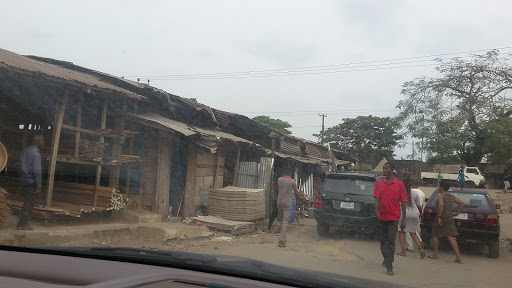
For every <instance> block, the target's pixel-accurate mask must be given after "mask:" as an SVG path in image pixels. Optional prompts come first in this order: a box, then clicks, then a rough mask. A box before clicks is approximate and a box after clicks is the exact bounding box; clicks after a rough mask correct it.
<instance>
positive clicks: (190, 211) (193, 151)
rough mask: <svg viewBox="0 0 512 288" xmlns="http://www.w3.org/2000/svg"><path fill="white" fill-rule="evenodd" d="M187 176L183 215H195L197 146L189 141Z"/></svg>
mask: <svg viewBox="0 0 512 288" xmlns="http://www.w3.org/2000/svg"><path fill="white" fill-rule="evenodd" d="M187 153H188V154H187V176H186V184H185V197H184V200H183V217H184V218H186V217H191V216H194V212H195V211H194V197H195V195H196V171H197V147H196V146H195V145H194V144H192V143H189V144H188V152H187Z"/></svg>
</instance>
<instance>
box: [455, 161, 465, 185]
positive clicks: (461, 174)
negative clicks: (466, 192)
mask: <svg viewBox="0 0 512 288" xmlns="http://www.w3.org/2000/svg"><path fill="white" fill-rule="evenodd" d="M457 182H458V183H459V187H460V190H462V189H464V184H465V183H466V180H465V179H464V165H460V168H459V173H458V176H457Z"/></svg>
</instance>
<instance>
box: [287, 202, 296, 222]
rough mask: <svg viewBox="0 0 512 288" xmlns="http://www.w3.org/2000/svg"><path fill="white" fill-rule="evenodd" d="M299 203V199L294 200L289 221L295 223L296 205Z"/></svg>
mask: <svg viewBox="0 0 512 288" xmlns="http://www.w3.org/2000/svg"><path fill="white" fill-rule="evenodd" d="M296 205H297V200H292V213H291V214H290V221H289V222H288V223H295V206H296Z"/></svg>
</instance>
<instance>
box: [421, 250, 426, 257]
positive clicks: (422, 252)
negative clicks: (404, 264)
mask: <svg viewBox="0 0 512 288" xmlns="http://www.w3.org/2000/svg"><path fill="white" fill-rule="evenodd" d="M420 256H421V259H423V258H425V250H421V251H420Z"/></svg>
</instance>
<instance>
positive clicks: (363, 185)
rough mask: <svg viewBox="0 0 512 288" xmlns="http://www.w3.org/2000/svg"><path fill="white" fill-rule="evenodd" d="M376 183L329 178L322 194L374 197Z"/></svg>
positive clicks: (364, 180)
mask: <svg viewBox="0 0 512 288" xmlns="http://www.w3.org/2000/svg"><path fill="white" fill-rule="evenodd" d="M374 187H375V181H371V180H369V179H358V178H327V179H326V180H325V182H324V186H323V187H322V192H325V193H335V194H342V195H345V194H355V195H366V196H371V195H373V188H374Z"/></svg>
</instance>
